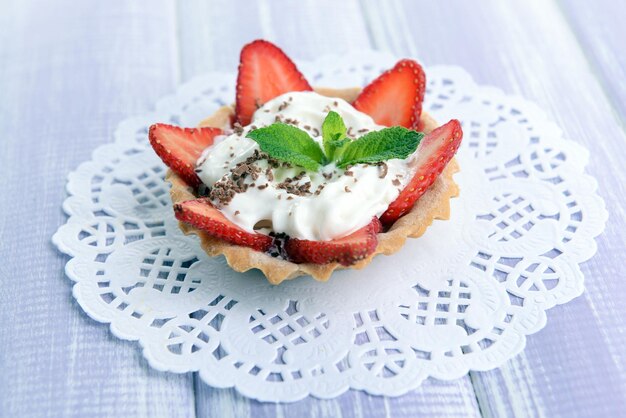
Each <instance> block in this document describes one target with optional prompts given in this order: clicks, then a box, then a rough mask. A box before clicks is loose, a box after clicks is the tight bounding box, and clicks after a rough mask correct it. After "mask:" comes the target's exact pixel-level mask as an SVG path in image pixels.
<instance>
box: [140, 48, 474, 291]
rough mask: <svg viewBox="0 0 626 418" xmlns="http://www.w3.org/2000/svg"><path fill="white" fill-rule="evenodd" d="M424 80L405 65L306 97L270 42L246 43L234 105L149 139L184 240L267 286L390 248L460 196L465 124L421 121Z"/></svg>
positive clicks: (359, 261) (159, 130)
mask: <svg viewBox="0 0 626 418" xmlns="http://www.w3.org/2000/svg"><path fill="white" fill-rule="evenodd" d="M425 83H426V81H425V75H424V72H423V70H422V68H421V66H420V65H419V64H417V63H416V62H415V61H412V60H406V59H405V60H401V61H399V62H398V63H397V64H396V65H395V66H394V67H393V68H392V69H390V70H388V71H386V72H385V73H383V74H382V75H380V76H379V77H378V78H376V79H375V80H374V81H372V82H371V83H370V84H369V85H367V86H366V87H365V88H364V89H363V90H360V89H357V88H351V89H340V90H334V89H326V88H316V89H313V88H312V87H311V86H310V85H309V83H308V82H307V81H306V79H305V78H304V77H303V75H302V74H301V73H300V72H299V70H298V69H297V67H296V66H295V64H294V63H293V62H292V61H291V60H290V59H289V58H288V57H287V56H286V55H285V54H284V53H283V52H282V51H281V50H280V49H279V48H278V47H276V46H275V45H273V44H271V43H269V42H267V41H262V40H258V41H254V42H252V43H250V44H248V45H246V46H245V47H244V48H243V49H242V51H241V62H240V65H239V74H238V78H237V97H236V104H235V106H224V107H222V108H220V109H219V110H217V111H216V112H215V113H214V114H213V115H211V116H209V117H207V118H206V119H205V120H204V121H202V122H201V123H200V126H198V127H196V128H181V127H177V126H171V125H166V124H155V125H153V126H152V127H151V128H150V134H149V136H150V143H151V144H152V147H153V148H154V150H155V151H156V153H157V154H158V155H159V156H160V157H161V159H162V160H163V161H164V162H165V164H167V165H168V166H169V167H170V171H168V174H167V180H168V181H170V182H171V184H172V188H171V197H172V201H173V203H174V212H175V214H176V217H177V218H178V219H179V221H180V227H181V229H182V230H183V231H184V232H185V233H187V234H189V233H192V234H196V235H198V236H199V237H200V239H201V245H202V248H203V249H204V250H205V251H206V252H207V254H209V255H211V256H216V255H220V254H223V255H224V256H225V258H226V260H227V262H228V264H229V265H230V266H231V267H232V268H233V269H235V270H237V271H246V270H249V269H252V268H257V269H259V270H261V271H262V272H263V273H264V274H265V276H266V277H267V278H268V280H269V281H270V282H271V283H280V282H281V281H283V280H285V279H290V278H293V277H297V276H300V275H305V274H310V275H311V276H313V277H314V278H316V279H318V280H326V279H328V278H329V277H330V275H331V274H332V272H333V271H334V270H335V269H338V268H357V269H358V268H362V267H364V266H366V265H367V264H368V263H369V262H371V260H372V258H373V257H374V256H375V255H376V254H391V253H393V252H395V251H397V250H399V249H400V248H401V247H402V246H403V244H404V242H405V241H406V239H407V237H419V236H420V235H422V234H423V233H424V231H425V230H426V228H427V227H428V226H429V225H430V224H431V223H432V221H433V220H434V219H447V218H448V216H449V199H450V198H451V197H453V196H455V195H456V194H457V193H458V188H457V186H456V184H455V183H454V180H453V178H452V175H453V174H454V173H455V172H456V171H457V170H458V166H457V164H456V162H455V160H454V158H453V157H454V154H455V153H456V151H457V149H458V147H459V145H460V143H461V139H462V136H463V133H462V130H461V126H460V123H459V122H458V121H457V120H451V121H449V122H448V123H446V124H444V125H442V126H440V127H437V124H436V122H435V121H434V120H433V119H432V118H430V117H429V116H428V115H427V114H425V113H422V112H421V108H422V102H423V99H424V93H425Z"/></svg>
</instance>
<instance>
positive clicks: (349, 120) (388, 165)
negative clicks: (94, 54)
mask: <svg viewBox="0 0 626 418" xmlns="http://www.w3.org/2000/svg"><path fill="white" fill-rule="evenodd" d="M330 110H332V111H335V112H337V113H339V114H340V115H341V117H342V118H343V120H344V122H345V124H346V127H347V128H348V136H350V137H352V138H355V137H360V136H362V135H365V133H367V132H371V131H377V130H380V129H383V128H384V126H380V125H377V124H376V123H374V121H373V119H372V118H371V117H370V116H368V115H366V114H364V113H361V112H359V111H358V110H356V109H355V108H354V107H352V105H351V104H349V103H348V102H346V101H345V100H342V99H339V98H331V97H326V96H322V95H320V94H317V93H314V92H292V93H287V94H284V95H281V96H279V97H276V98H275V99H273V100H270V101H269V102H267V103H266V104H265V105H263V106H262V107H260V108H259V109H258V110H257V111H256V112H255V113H254V116H253V119H252V122H251V123H250V125H248V126H246V127H244V128H243V129H238V132H233V133H230V134H228V135H223V136H220V137H218V138H216V141H215V142H214V144H213V145H212V146H210V147H208V148H207V149H206V150H205V151H204V152H203V154H202V156H201V157H200V159H199V160H198V163H197V170H196V171H197V173H198V176H199V177H200V179H201V180H202V182H203V183H204V184H205V185H207V186H209V187H214V186H215V185H216V183H218V182H219V181H220V180H222V181H224V180H225V179H228V178H229V176H230V175H231V169H232V168H234V167H235V166H236V165H237V164H238V163H241V162H245V161H246V160H248V161H250V160H251V159H254V157H253V156H254V155H255V151H256V152H259V151H260V150H259V146H258V144H257V143H256V142H255V141H253V140H251V139H248V138H246V135H247V133H248V132H249V131H250V130H252V129H256V128H260V127H262V126H267V125H271V124H272V123H275V122H276V121H282V122H284V123H290V124H293V125H294V126H296V127H298V128H300V129H302V130H304V131H305V132H307V133H308V134H309V135H310V136H311V138H313V140H315V141H317V142H318V143H319V144H320V145H322V136H321V131H322V128H321V126H322V122H323V121H324V118H325V117H326V115H327V114H328V112H329V111H330ZM251 157H252V158H251ZM414 159H415V155H413V156H411V157H410V158H408V159H407V160H400V159H392V160H387V161H386V162H385V164H383V165H380V166H376V165H365V164H357V165H355V166H353V167H351V168H350V169H349V170H348V171H347V172H346V170H344V169H340V168H337V167H336V166H335V165H334V164H328V165H326V166H324V167H323V168H322V169H320V171H319V172H316V173H312V172H304V170H303V169H302V168H301V167H284V166H281V167H272V166H271V164H270V163H269V162H268V161H267V160H265V159H261V160H258V161H255V162H254V163H253V164H254V165H255V166H256V167H257V170H256V171H257V172H256V173H255V177H256V179H254V180H253V179H252V178H251V176H247V177H246V178H245V184H247V188H246V189H245V191H242V192H239V193H236V194H235V195H234V196H233V197H232V199H230V200H229V201H228V203H227V204H224V202H220V201H219V200H215V199H214V203H215V204H216V206H217V207H218V208H219V209H220V211H221V212H222V213H223V214H224V216H226V217H227V218H228V219H229V220H230V221H232V222H233V223H235V224H236V225H238V226H239V227H241V228H242V229H244V230H246V231H250V232H252V231H257V232H262V233H269V232H271V231H274V232H276V233H285V234H287V235H289V236H291V237H294V238H299V239H307V240H315V241H327V240H331V239H335V238H340V237H343V236H346V235H349V234H350V233H352V232H354V231H356V230H358V229H360V228H362V227H363V226H365V225H367V224H368V223H369V222H371V220H372V218H373V217H375V216H380V215H382V214H383V213H384V212H385V210H386V209H387V207H388V206H389V204H390V203H391V202H393V201H394V200H395V199H396V198H397V197H398V195H399V193H400V191H401V190H402V189H403V188H404V187H405V186H406V184H407V183H408V182H409V180H410V179H411V171H412V170H411V165H412V164H411V163H412V161H414ZM285 180H287V181H285ZM309 183H310V184H309ZM218 185H219V183H218ZM300 189H302V190H303V191H304V192H302V193H301V192H300V191H299V190H300ZM294 190H295V193H294Z"/></svg>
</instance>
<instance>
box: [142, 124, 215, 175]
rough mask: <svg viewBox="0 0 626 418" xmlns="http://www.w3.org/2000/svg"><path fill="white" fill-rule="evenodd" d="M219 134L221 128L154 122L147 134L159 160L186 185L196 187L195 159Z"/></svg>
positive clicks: (196, 159)
mask: <svg viewBox="0 0 626 418" xmlns="http://www.w3.org/2000/svg"><path fill="white" fill-rule="evenodd" d="M220 134H222V130H221V129H218V128H206V127H205V128H181V127H178V126H173V125H166V124H164V123H156V124H154V125H152V126H151V127H150V131H149V134H148V136H149V137H150V145H152V148H154V151H155V152H156V153H157V155H158V156H159V157H161V160H163V162H164V163H165V164H166V165H167V166H168V167H169V168H171V169H172V170H174V171H175V172H176V174H178V175H179V176H180V177H182V178H183V180H185V182H186V183H187V184H188V185H190V186H192V187H197V186H198V185H200V179H199V178H198V175H197V174H196V172H195V171H194V170H195V168H196V161H198V158H200V155H201V154H202V151H203V150H204V149H205V148H206V147H208V146H209V145H211V144H213V140H214V139H215V137H216V136H217V135H220Z"/></svg>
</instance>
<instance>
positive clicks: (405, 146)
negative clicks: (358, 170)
mask: <svg viewBox="0 0 626 418" xmlns="http://www.w3.org/2000/svg"><path fill="white" fill-rule="evenodd" d="M423 137H424V134H423V133H421V132H415V131H412V130H410V129H406V128H403V127H402V126H394V127H393V128H385V129H381V130H380V131H374V132H370V133H368V134H366V135H364V136H362V137H361V138H359V139H358V140H356V141H351V142H350V143H349V144H347V145H346V146H345V148H344V149H343V152H342V153H341V157H340V158H339V160H337V161H336V162H337V166H338V167H340V168H345V167H346V166H348V165H354V164H363V163H379V162H381V161H385V160H391V159H393V158H401V159H405V158H406V157H408V156H409V155H411V154H413V152H415V150H416V149H417V146H418V145H419V143H420V141H421V140H422V138H423Z"/></svg>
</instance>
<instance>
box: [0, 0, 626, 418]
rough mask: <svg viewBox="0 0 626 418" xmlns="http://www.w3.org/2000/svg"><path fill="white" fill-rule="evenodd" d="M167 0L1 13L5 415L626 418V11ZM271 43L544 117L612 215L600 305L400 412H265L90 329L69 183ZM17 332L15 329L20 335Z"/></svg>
mask: <svg viewBox="0 0 626 418" xmlns="http://www.w3.org/2000/svg"><path fill="white" fill-rule="evenodd" d="M587 3H588V2H584V1H580V0H573V1H571V2H565V1H562V2H560V3H556V2H555V1H553V0H550V1H539V0H529V1H526V2H523V3H522V2H515V3H512V2H507V3H506V4H505V3H502V2H498V1H496V0H489V1H483V2H472V3H471V4H470V3H464V2H444V3H442V2H426V1H418V2H414V1H401V0H392V1H387V2H385V3H382V2H377V1H373V0H361V1H356V0H350V1H343V2H332V1H312V0H307V1H300V2H292V1H287V0H280V1H269V0H261V1H258V2H248V1H243V0H237V1H226V0H212V1H200V0H191V1H187V0H179V1H178V2H175V1H174V0H156V1H152V2H150V6H149V7H146V6H145V4H137V3H131V2H124V1H122V0H112V1H107V2H70V1H69V0H54V1H50V2H36V1H34V0H26V1H21V2H2V3H1V4H0V6H1V7H2V13H0V178H2V179H3V180H2V181H1V182H0V196H2V197H3V198H2V199H0V237H1V239H0V369H1V371H2V373H0V408H1V409H0V411H2V412H1V413H0V415H6V416H35V417H37V416H93V417H101V416H140V417H147V416H184V417H186V416H215V417H228V416H244V417H257V416H258V417H263V416H286V417H289V416H312V417H313V416H315V417H331V416H332V417H340V416H342V417H378V416H397V417H413V416H478V415H483V416H523V417H525V416H549V417H552V416H554V417H559V416H567V417H570V416H585V417H586V416H589V417H595V416H619V415H620V414H623V411H624V408H626V398H625V395H624V394H625V393H626V374H625V372H624V370H625V369H624V362H625V359H624V350H623V347H624V346H626V332H625V331H626V330H625V328H626V327H625V326H624V325H623V324H624V322H625V321H624V320H625V319H626V318H625V314H624V309H623V307H622V304H623V303H624V301H626V289H625V288H624V286H623V284H622V283H621V281H620V279H621V278H623V277H624V274H623V272H622V268H621V262H622V261H623V260H624V259H626V238H625V235H624V234H623V231H624V230H625V229H626V225H625V223H626V221H625V220H626V216H625V215H626V214H625V211H624V208H623V202H624V201H626V199H625V197H626V192H625V186H624V185H625V183H626V173H625V172H624V170H623V168H622V167H623V161H624V160H625V157H626V150H625V147H624V146H623V144H624V141H625V140H626V135H625V134H624V130H623V127H624V126H625V125H626V123H625V122H624V121H625V120H626V116H625V115H626V113H625V112H626V105H625V103H626V93H625V91H626V87H625V84H624V80H626V77H624V76H625V74H624V72H625V68H626V65H625V64H626V63H625V61H624V60H625V59H626V58H625V57H626V55H624V53H623V52H624V51H623V47H622V45H621V44H622V39H623V38H624V29H623V23H622V20H623V19H622V18H621V16H622V15H623V6H622V5H621V4H620V3H619V2H611V1H609V0H602V1H601V2H600V3H596V2H594V3H593V4H592V3H589V4H587ZM258 37H264V38H267V39H269V40H272V41H274V42H277V43H278V44H279V45H281V46H282V47H283V48H284V49H285V50H286V52H287V53H288V54H290V55H291V56H293V57H295V58H302V59H311V58H314V57H316V56H318V55H320V54H325V53H327V52H333V53H336V52H342V51H355V50H359V49H364V48H377V49H381V50H387V51H391V52H393V53H395V54H396V55H398V56H414V57H418V58H419V59H420V60H422V61H424V62H425V63H426V64H457V65H461V66H463V67H465V68H466V69H467V70H468V71H469V72H470V73H471V74H472V75H473V76H474V77H475V78H476V80H477V81H478V82H479V83H481V84H489V85H495V86H498V87H500V88H502V89H504V90H505V91H506V92H507V93H514V94H520V95H522V96H524V97H526V98H528V99H531V100H534V101H536V102H537V103H538V104H539V105H540V106H541V107H542V108H544V109H545V110H546V111H547V113H548V115H549V116H550V118H552V119H553V120H554V121H555V122H556V123H557V124H559V125H560V126H561V127H562V128H563V130H564V132H565V135H566V137H567V138H570V139H573V140H575V141H579V142H580V143H582V144H583V145H585V146H586V147H587V148H589V150H590V164H589V168H588V171H589V172H590V173H591V174H592V175H594V176H595V177H596V178H597V179H598V181H599V184H600V189H599V190H600V194H601V195H602V196H603V197H604V198H605V199H606V203H607V207H608V210H609V212H610V215H611V218H610V220H609V224H608V225H607V229H606V231H605V233H604V234H603V235H602V236H601V237H600V238H599V239H598V241H597V242H598V254H597V255H596V256H595V257H594V258H593V259H591V260H590V261H589V262H587V263H585V264H584V265H583V266H582V270H583V272H584V273H585V275H586V293H585V294H584V295H583V296H582V297H580V298H578V299H577V300H575V301H573V302H571V303H569V304H567V305H564V306H561V307H556V308H554V309H552V310H551V311H549V312H548V317H549V320H548V325H547V326H546V328H544V329H543V330H542V331H540V332H539V333H538V334H536V335H533V336H531V337H530V338H529V341H528V346H527V348H526V350H525V351H524V353H522V354H521V355H520V356H518V357H517V358H515V359H513V360H512V361H510V362H508V363H507V364H506V365H505V366H503V367H502V368H500V369H498V370H495V371H491V372H485V373H472V374H471V375H470V377H466V378H464V379H459V380H456V381H452V382H442V381H437V380H433V379H429V380H427V381H426V382H424V384H423V385H422V386H421V387H420V388H419V389H418V390H417V391H414V392H412V393H410V394H408V395H406V396H403V397H400V398H382V397H375V396H369V395H366V394H364V393H362V392H355V391H351V392H348V393H346V394H344V395H342V396H340V397H338V398H337V399H333V400H318V399H314V398H307V399H305V400H303V401H301V402H298V403H294V404H286V405H284V404H270V403H259V402H256V401H251V400H249V399H247V398H243V397H241V396H240V395H238V394H237V393H236V392H235V391H233V390H220V389H214V388H211V387H209V386H207V385H205V384H204V383H202V382H201V380H200V379H199V378H198V377H197V376H195V375H193V374H187V375H176V374H169V373H161V372H157V371H154V370H152V369H151V368H150V367H149V366H148V365H147V364H146V362H145V360H143V357H142V356H141V353H140V349H139V348H138V346H137V344H136V343H133V342H124V341H121V340H118V339H116V338H115V337H113V336H111V335H110V332H109V330H108V328H107V327H106V326H104V325H102V324H99V323H96V322H95V321H93V320H91V319H89V318H87V317H86V315H84V314H83V313H82V311H81V310H80V308H79V307H78V306H77V305H76V303H75V302H74V300H73V299H72V297H71V293H70V292H71V283H70V282H69V280H68V279H67V278H66V277H65V276H64V274H63V266H64V264H65V262H66V257H64V256H62V255H60V254H58V253H57V252H56V250H55V249H54V248H52V246H51V244H49V239H50V236H51V235H52V233H53V232H54V231H55V230H56V228H57V227H58V226H59V225H60V224H61V223H63V222H64V220H65V216H64V215H63V214H62V212H61V209H60V206H61V202H62V201H63V199H64V198H65V192H64V186H65V178H66V175H67V173H68V172H69V171H70V170H72V169H74V168H75V167H76V166H77V165H78V164H79V163H80V162H82V161H84V160H86V159H88V158H89V155H90V153H91V151H92V150H93V149H94V148H95V147H96V146H98V145H100V144H103V143H106V142H110V141H111V140H112V133H113V131H114V130H115V128H116V126H117V124H118V123H119V122H120V121H121V120H122V119H124V118H125V117H128V116H133V115H136V114H141V113H143V112H146V111H149V110H151V109H152V107H153V105H154V103H155V101H156V100H157V99H158V98H159V97H161V96H163V95H165V94H168V93H171V92H173V91H174V89H175V86H176V83H177V82H180V81H183V82H184V81H187V80H189V79H190V78H191V77H193V76H194V75H199V74H201V73H204V72H206V71H210V70H224V71H233V70H234V69H235V67H236V65H237V61H238V54H239V49H240V48H241V46H242V45H243V44H244V43H246V42H248V41H250V40H252V39H255V38H258ZM7 324H9V325H7Z"/></svg>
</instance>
